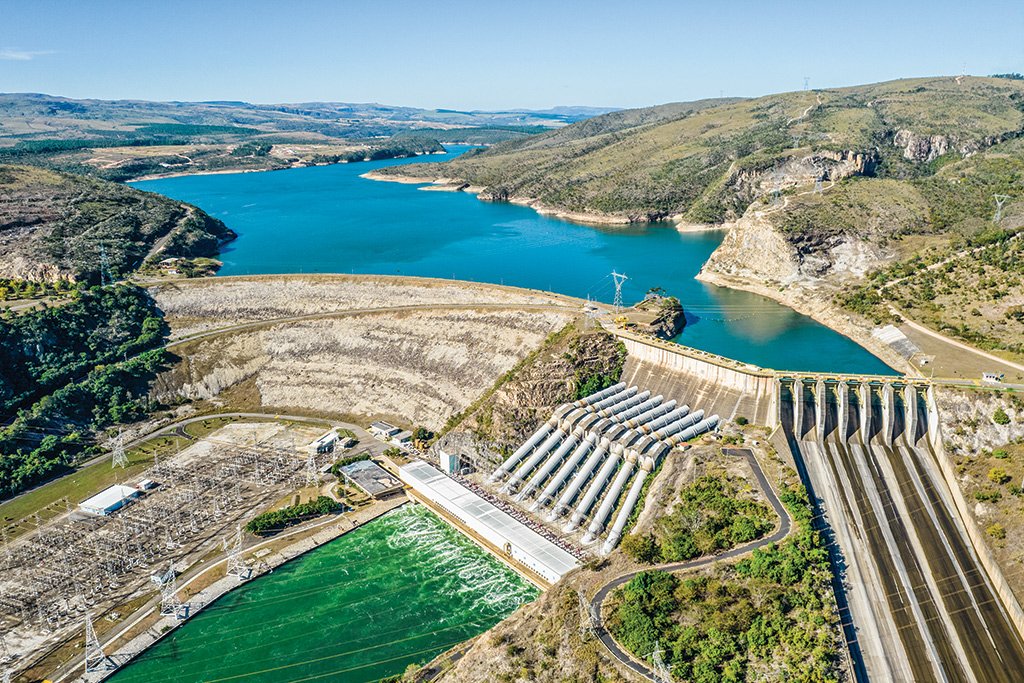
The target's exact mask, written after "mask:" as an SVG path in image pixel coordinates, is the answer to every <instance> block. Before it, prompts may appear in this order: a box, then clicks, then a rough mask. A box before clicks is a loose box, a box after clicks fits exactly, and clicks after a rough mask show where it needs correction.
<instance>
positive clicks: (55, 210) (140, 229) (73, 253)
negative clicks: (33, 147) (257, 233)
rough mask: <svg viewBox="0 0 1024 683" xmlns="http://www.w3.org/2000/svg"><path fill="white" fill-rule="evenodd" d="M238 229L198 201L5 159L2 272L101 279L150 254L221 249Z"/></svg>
mask: <svg viewBox="0 0 1024 683" xmlns="http://www.w3.org/2000/svg"><path fill="white" fill-rule="evenodd" d="M234 237H235V234H234V233H233V232H232V231H231V230H229V229H228V228H227V227H226V226H225V225H224V224H223V223H221V222H220V221H219V220H217V219H215V218H211V217H210V216H208V215H207V214H206V213H204V212H203V211H201V210H199V209H197V208H196V207H194V206H190V205H188V204H183V203H182V202H177V201H174V200H171V199H167V198H165V197H162V196H160V195H155V194H151V193H148V192H141V191H139V190H135V189H132V188H129V187H125V186H123V185H118V184H116V183H111V182H107V181H104V180H98V179H95V178H87V177H83V176H78V175H72V174H67V173H60V172H55V171H50V170H46V169H41V168H35V167H31V166H11V165H0V278H9V279H17V280H32V281H49V282H54V281H57V280H71V281H85V282H89V283H97V282H100V280H101V279H102V270H103V265H104V259H105V260H106V267H107V270H108V275H109V277H110V278H112V279H116V278H120V277H122V276H125V275H127V274H129V273H131V272H132V271H134V270H135V269H137V268H138V267H139V266H140V265H142V264H143V262H144V261H145V260H146V259H149V258H168V257H172V256H182V257H208V256H215V255H216V254H217V251H218V249H219V247H220V245H221V244H222V243H223V242H225V241H227V240H230V239H233V238H234Z"/></svg>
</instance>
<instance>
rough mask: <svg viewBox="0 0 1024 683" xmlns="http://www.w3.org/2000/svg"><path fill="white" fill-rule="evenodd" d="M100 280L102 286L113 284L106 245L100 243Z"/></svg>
mask: <svg viewBox="0 0 1024 683" xmlns="http://www.w3.org/2000/svg"><path fill="white" fill-rule="evenodd" d="M100 281H101V282H102V283H103V286H106V285H109V284H113V282H114V278H113V277H111V275H110V259H109V258H108V257H107V246H106V245H105V244H103V243H100Z"/></svg>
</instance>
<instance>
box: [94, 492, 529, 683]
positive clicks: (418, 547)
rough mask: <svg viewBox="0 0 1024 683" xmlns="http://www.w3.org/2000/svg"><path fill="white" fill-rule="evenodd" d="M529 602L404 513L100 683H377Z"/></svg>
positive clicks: (461, 542)
mask: <svg viewBox="0 0 1024 683" xmlns="http://www.w3.org/2000/svg"><path fill="white" fill-rule="evenodd" d="M536 596H537V590H536V588H534V587H533V586H532V585H530V584H528V583H526V582H525V581H524V580H523V579H522V578H520V577H519V576H518V575H517V574H516V573H515V572H513V571H512V570H510V569H508V568H507V567H506V566H505V565H503V564H501V563H500V562H498V560H496V559H494V558H493V557H491V556H490V555H489V554H487V552H485V551H484V550H482V549H481V548H479V547H478V546H476V545H475V544H473V543H472V542H471V541H469V540H467V539H466V538H465V537H463V536H462V535H461V534H459V533H458V532H457V531H455V530H454V529H452V528H451V527H449V526H448V525H447V524H445V523H444V522H443V521H441V520H440V519H438V518H437V517H435V516H434V514H433V513H431V512H430V511H428V510H427V509H426V508H424V507H423V506H420V505H416V506H411V505H407V506H405V507H403V508H399V509H398V510H396V511H394V512H391V513H389V514H387V515H385V516H384V517H381V518H379V519H377V520H375V521H373V522H370V523H369V524H367V525H365V526H363V527H361V528H359V529H357V530H355V531H352V532H350V533H348V534H346V535H345V536H342V537H341V538H339V539H337V540H335V541H333V542H331V543H328V544H327V545H325V546H322V547H320V548H318V549H316V550H314V551H312V552H310V553H308V554H307V555H304V556H303V557H301V558H298V559H296V560H293V561H292V562H290V563H288V564H286V565H284V566H283V567H280V568H278V569H276V570H275V571H274V573H273V574H269V575H266V576H264V577H261V578H258V579H255V580H253V581H252V582H251V583H248V584H246V585H244V586H242V587H240V588H238V589H237V590H235V591H233V592H231V593H228V594H227V595H226V596H224V597H223V598H221V599H220V600H219V601H218V602H216V603H215V604H214V605H212V606H210V607H209V608H207V609H206V610H204V611H203V612H200V613H199V614H198V615H196V616H195V617H194V618H193V619H192V620H190V621H189V622H187V623H186V624H185V625H183V626H182V627H181V628H180V629H178V630H177V631H175V632H174V633H173V634H171V635H170V636H168V637H167V638H165V639H164V640H162V641H161V642H160V643H159V644H157V645H156V646H155V647H153V648H152V649H150V650H149V651H147V652H146V653H144V654H143V655H142V656H140V657H139V659H137V660H136V661H135V662H133V663H132V664H129V665H128V667H127V668H125V669H124V670H123V671H120V672H118V673H117V674H116V675H114V676H113V677H112V678H111V679H110V680H111V681H113V683H200V682H204V683H215V682H216V683H221V682H226V681H245V682H246V683H282V682H284V681H289V682H294V683H297V682H298V681H314V680H322V681H344V682H345V683H360V682H363V681H376V680H379V679H381V678H383V677H385V676H390V675H394V674H398V673H401V672H402V671H404V670H405V668H406V667H407V666H408V665H409V664H412V663H414V662H425V661H428V660H430V659H432V658H433V657H435V656H437V655H438V654H440V653H441V652H443V651H445V650H447V649H449V648H450V647H453V646H454V645H456V644H457V643H459V642H462V641H463V640H466V639H467V638H471V637H473V636H475V635H477V634H479V633H482V632H483V631H485V630H486V629H488V628H490V627H491V626H493V625H494V624H496V623H497V622H498V621H500V620H501V619H503V618H505V617H506V616H508V615H509V614H510V613H511V612H512V611H513V610H515V608H516V607H518V606H519V605H521V604H523V603H524V602H528V601H530V600H533V599H534V598H535V597H536Z"/></svg>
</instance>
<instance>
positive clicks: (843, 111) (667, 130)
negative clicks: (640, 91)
mask: <svg viewBox="0 0 1024 683" xmlns="http://www.w3.org/2000/svg"><path fill="white" fill-rule="evenodd" d="M1022 128H1024V83H1021V82H1020V81H1015V80H1009V79H997V78H960V79H952V78H926V79H912V80H900V81H892V82H889V83H880V84H875V85H866V86H858V87H853V88H841V89H831V90H819V91H803V92H793V93H784V94H780V95H770V96H767V97H760V98H757V99H749V100H703V101H698V102H689V103H677V104H668V105H661V106H658V107H651V108H647V109H636V110H627V111H620V112H613V113H610V114H605V115H603V116H599V117H595V118H592V119H588V120H586V121H583V122H580V123H576V124H573V125H571V126H567V127H565V128H562V129H559V130H555V131H551V132H547V133H544V134H541V135H537V136H533V137H530V138H525V139H520V140H512V141H509V142H506V143H503V144H500V145H496V146H494V147H492V148H490V149H488V150H482V151H480V152H479V153H476V154H472V155H465V156H464V157H462V158H459V159H456V160H454V161H452V162H450V163H446V164H444V165H435V166H418V167H417V168H415V169H388V170H387V171H385V172H384V173H385V174H387V175H395V176H400V175H410V174H415V175H417V176H422V177H430V176H434V177H441V178H446V179H454V180H457V181H460V182H464V183H468V184H469V185H471V186H474V187H482V188H485V190H484V195H485V196H486V197H488V198H493V199H514V200H520V201H529V202H535V203H536V204H537V205H539V206H541V207H546V208H549V209H553V210H557V211H563V212H575V213H584V214H590V215H592V216H593V217H595V218H599V219H604V220H618V221H629V220H643V219H657V218H664V217H669V216H672V217H676V218H679V219H682V220H686V221H691V222H698V223H719V222H723V221H727V220H732V219H735V218H737V217H739V216H741V215H742V214H743V213H744V211H745V210H746V208H747V207H748V206H749V205H750V204H751V203H752V202H753V201H754V200H756V199H758V198H761V197H764V196H766V195H770V194H772V193H773V192H785V191H786V190H787V189H791V188H794V187H797V186H799V185H802V184H806V183H808V182H810V183H813V182H814V181H815V180H817V179H824V180H827V181H838V180H841V179H843V178H846V177H850V176H855V175H872V176H879V177H888V178H906V177H914V176H918V175H926V174H928V173H929V172H932V171H934V170H935V169H937V168H938V167H939V166H941V165H942V164H943V163H945V162H946V161H948V160H949V159H951V158H960V157H963V156H965V155H968V154H971V153H974V152H977V151H979V150H983V149H986V148H988V147H990V146H992V145H993V144H996V143H998V142H1000V141H1002V140H1005V139H1008V138H1011V137H1014V136H1016V135H1017V134H1018V133H1019V132H1020V131H1021V129H1022Z"/></svg>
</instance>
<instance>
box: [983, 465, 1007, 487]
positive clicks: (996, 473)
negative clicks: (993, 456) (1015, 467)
mask: <svg viewBox="0 0 1024 683" xmlns="http://www.w3.org/2000/svg"><path fill="white" fill-rule="evenodd" d="M988 480H989V481H991V482H992V483H993V484H1005V483H1006V482H1008V481H1010V475H1009V474H1007V473H1006V470H1004V469H1002V468H1000V467H993V468H992V469H990V470H989V471H988Z"/></svg>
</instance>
